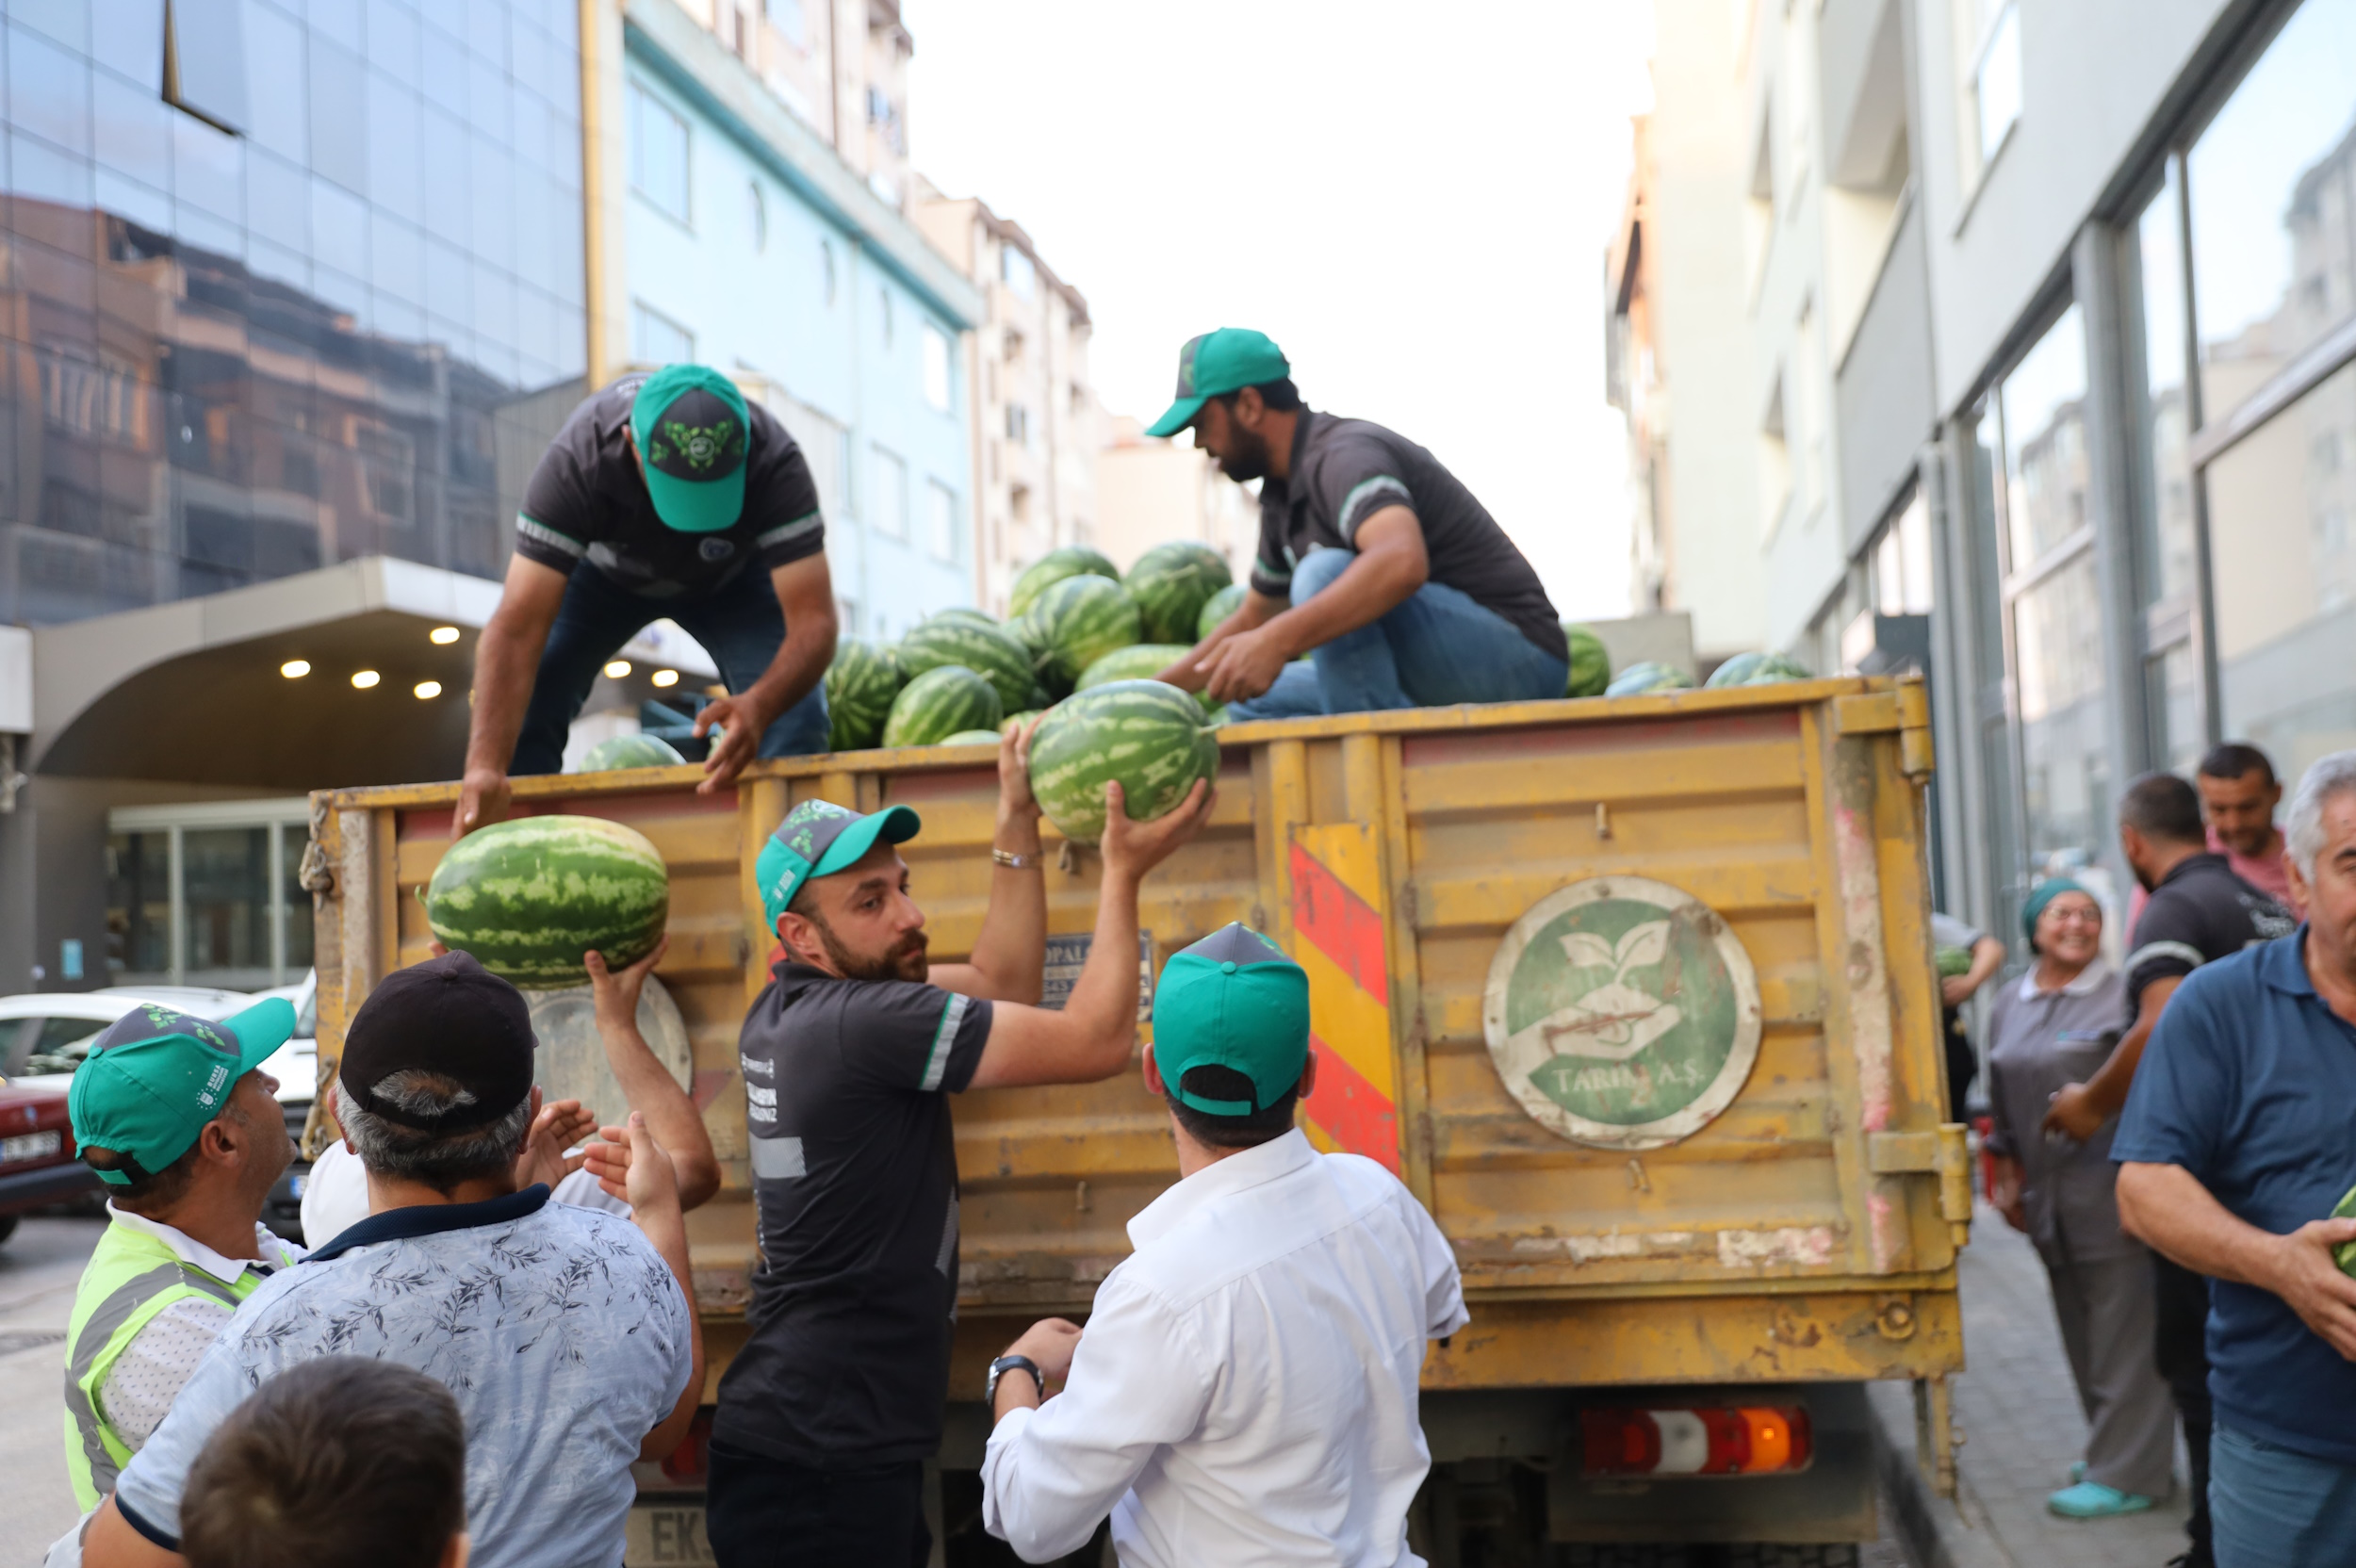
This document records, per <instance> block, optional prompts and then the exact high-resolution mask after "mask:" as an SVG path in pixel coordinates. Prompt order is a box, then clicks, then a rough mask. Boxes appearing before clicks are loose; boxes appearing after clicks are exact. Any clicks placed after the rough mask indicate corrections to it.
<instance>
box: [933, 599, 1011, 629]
mask: <svg viewBox="0 0 2356 1568" xmlns="http://www.w3.org/2000/svg"><path fill="white" fill-rule="evenodd" d="M944 621H958V622H962V623H963V624H965V625H967V626H985V627H988V628H990V629H991V630H992V631H996V630H998V629H999V626H998V617H997V616H995V615H993V614H991V613H990V612H989V611H987V610H974V609H971V608H969V607H967V606H964V605H959V606H957V607H956V608H955V609H951V610H936V611H934V612H933V613H931V614H929V615H927V616H925V617H924V624H925V625H926V626H937V625H939V624H941V622H944Z"/></svg>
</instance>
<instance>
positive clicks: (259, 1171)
mask: <svg viewBox="0 0 2356 1568" xmlns="http://www.w3.org/2000/svg"><path fill="white" fill-rule="evenodd" d="M294 1028H295V1014H294V1006H293V1005H292V1004H291V1003H289V1002H287V1001H286V999H285V998H284V997H273V998H271V999H270V1000H269V1001H267V1002H263V1003H260V1004H258V1005H255V1006H253V1007H249V1008H247V1009H246V1010H245V1011H244V1012H241V1013H239V1014H237V1016H235V1017H234V1018H231V1019H229V1020H227V1021H224V1022H221V1023H215V1022H212V1021H209V1020H205V1019H201V1018H195V1017H192V1016H190V1015H188V1014H186V1013H179V1012H174V1011H173V1010H172V1009H171V1008H169V1007H164V1006H159V1005H152V1004H146V1005H140V1006H138V1007H134V1008H132V1009H131V1011H129V1012H127V1013H125V1014H123V1017H122V1018H121V1019H119V1020H117V1021H115V1022H114V1024H113V1025H112V1026H111V1027H109V1028H108V1029H107V1030H106V1033H105V1034H103V1035H101V1036H99V1037H98V1039H97V1040H96V1041H95V1042H94V1043H93V1044H92V1046H91V1047H90V1055H89V1056H88V1058H86V1059H85V1060H84V1061H83V1063H82V1065H81V1067H80V1068H78V1069H77V1070H75V1072H74V1086H73V1087H72V1088H71V1089H70V1090H68V1091H67V1096H66V1103H67V1107H68V1109H69V1110H70V1111H71V1112H72V1114H73V1117H74V1141H75V1142H76V1143H78V1144H79V1145H80V1146H81V1152H82V1158H83V1160H84V1161H85V1162H86V1163H87V1164H89V1165H90V1166H91V1167H92V1168H95V1169H96V1170H97V1172H98V1177H99V1180H100V1181H102V1182H104V1183H106V1190H107V1193H108V1196H109V1201H108V1203H107V1205H106V1209H107V1214H108V1217H109V1223H108V1224H107V1226H106V1233H105V1234H103V1235H101V1236H100V1237H99V1238H98V1247H97V1249H96V1250H94V1251H93V1252H92V1253H91V1254H90V1264H89V1266H87V1267H86V1268H84V1269H83V1271H82V1282H81V1287H80V1289H79V1290H78V1291H77V1292H76V1294H75V1296H74V1314H73V1317H72V1318H71V1320H70V1322H69V1324H68V1328H67V1334H66V1373H65V1402H66V1409H65V1458H66V1469H67V1471H68V1472H69V1473H70V1474H71V1475H72V1477H73V1478H74V1496H75V1498H76V1499H77V1500H78V1501H79V1502H80V1503H81V1505H82V1508H83V1510H84V1511H89V1510H90V1509H94V1508H96V1507H97V1506H98V1505H99V1503H100V1501H101V1500H102V1499H103V1498H104V1497H105V1496H106V1495H107V1494H109V1493H111V1492H113V1491H114V1487H115V1478H116V1477H117V1476H118V1475H119V1474H120V1473H121V1472H122V1469H123V1465H124V1464H126V1463H128V1462H130V1458H131V1456H132V1455H133V1454H134V1453H136V1452H138V1451H139V1447H140V1446H141V1445H143V1444H144V1443H145V1442H146V1441H147V1439H148V1437H149V1436H150V1435H151V1434H152V1433H154V1431H155V1429H156V1427H158V1426H159V1425H161V1424H162V1422H163V1418H164V1415H165V1413H167V1412H169V1411H170V1410H171V1409H172V1400H173V1398H174V1397H177V1396H178V1394H179V1392H180V1388H181V1385H182V1384H184V1383H186V1382H187V1381H188V1378H189V1375H190V1374H192V1373H193V1372H195V1370H196V1365H197V1363H198V1362H200V1361H202V1360H203V1359H204V1357H205V1351H206V1350H207V1349H209V1348H211V1347H212V1343H213V1341H214V1340H215V1339H216V1338H218V1337H219V1336H220V1334H221V1329H222V1327H223V1326H225V1325H226V1324H227V1323H228V1321H229V1318H230V1315H231V1314H233V1313H234V1312H236V1311H237V1303H238V1302H240V1301H242V1300H244V1299H246V1298H247V1297H249V1296H251V1295H253V1294H254V1291H255V1290H256V1289H258V1288H259V1287H260V1285H261V1283H262V1281H263V1279H264V1278H265V1277H266V1276H268V1275H270V1273H272V1272H274V1271H275V1270H277V1269H280V1268H284V1267H286V1266H289V1265H291V1264H293V1263H296V1262H297V1261H299V1260H300V1259H301V1258H302V1257H303V1249H302V1248H300V1247H297V1246H295V1245H294V1244H293V1243H292V1242H288V1241H282V1240H280V1239H279V1238H278V1237H277V1236H275V1235H272V1234H271V1233H270V1231H269V1230H268V1229H267V1228H265V1227H264V1226H263V1224H262V1223H261V1218H262V1204H263V1202H264V1201H266V1200H267V1199H268V1198H269V1197H270V1188H271V1187H272V1186H273V1185H275V1184H277V1181H278V1178H279V1177H280V1176H281V1175H283V1174H285V1172H286V1165H287V1162H289V1161H290V1160H292V1159H293V1158H294V1146H293V1144H292V1143H290V1142H289V1141H288V1139H287V1137H286V1119H285V1118H284V1117H283V1116H281V1115H280V1114H279V1109H278V1102H277V1100H276V1099H275V1098H274V1094H275V1091H276V1089H277V1087H278V1085H277V1083H276V1082H275V1081H274V1080H272V1079H271V1078H270V1075H269V1074H268V1073H266V1072H263V1071H262V1070H261V1063H262V1061H263V1060H264V1058H266V1057H268V1056H269V1055H270V1054H271V1053H272V1052H274V1051H276V1050H277V1049H278V1048H279V1047H280V1046H282V1045H285V1044H286V1040H287V1037H289V1036H291V1035H292V1034H293V1033H294Z"/></svg>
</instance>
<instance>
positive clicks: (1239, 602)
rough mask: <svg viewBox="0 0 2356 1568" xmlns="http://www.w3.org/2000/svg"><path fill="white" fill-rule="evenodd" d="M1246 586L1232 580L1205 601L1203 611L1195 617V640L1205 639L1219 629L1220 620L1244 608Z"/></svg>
mask: <svg viewBox="0 0 2356 1568" xmlns="http://www.w3.org/2000/svg"><path fill="white" fill-rule="evenodd" d="M1243 596H1244V586H1243V584H1242V583H1240V582H1231V583H1229V584H1228V585H1227V586H1226V587H1224V588H1221V589H1220V590H1219V592H1218V593H1216V594H1213V595H1212V596H1210V597H1209V598H1207V599H1204V600H1203V613H1202V614H1200V615H1197V616H1196V617H1195V618H1194V640H1195V641H1196V642H1198V643H1199V642H1201V641H1203V638H1205V637H1208V636H1209V635H1210V634H1211V633H1212V632H1213V631H1216V630H1217V629H1219V622H1221V621H1223V620H1225V619H1226V618H1227V617H1228V616H1230V615H1232V614H1234V613H1235V612H1236V611H1238V610H1241V609H1242V608H1243Z"/></svg>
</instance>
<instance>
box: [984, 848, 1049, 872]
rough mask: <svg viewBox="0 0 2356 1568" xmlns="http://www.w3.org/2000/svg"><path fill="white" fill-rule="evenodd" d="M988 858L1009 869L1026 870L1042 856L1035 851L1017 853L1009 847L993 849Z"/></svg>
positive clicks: (1037, 862)
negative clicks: (1023, 853) (1022, 853)
mask: <svg viewBox="0 0 2356 1568" xmlns="http://www.w3.org/2000/svg"><path fill="white" fill-rule="evenodd" d="M990 858H991V859H992V860H994V861H996V862H997V863H998V864H1000V865H1002V866H1005V867H1006V868H1008V869H1009V870H1012V871H1028V870H1029V869H1030V868H1031V867H1033V866H1036V865H1038V864H1039V861H1040V860H1041V858H1042V856H1041V855H1040V854H1039V852H1037V851H1034V852H1032V853H1031V854H1029V855H1017V854H1016V853H1015V852H1014V851H1012V850H1010V849H993V850H991V851H990Z"/></svg>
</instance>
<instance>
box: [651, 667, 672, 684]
mask: <svg viewBox="0 0 2356 1568" xmlns="http://www.w3.org/2000/svg"><path fill="white" fill-rule="evenodd" d="M648 679H650V680H652V681H653V682H654V683H655V684H656V685H658V686H676V685H678V684H679V671H677V670H657V671H655V672H654V674H653V675H651V676H649V677H648Z"/></svg>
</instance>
